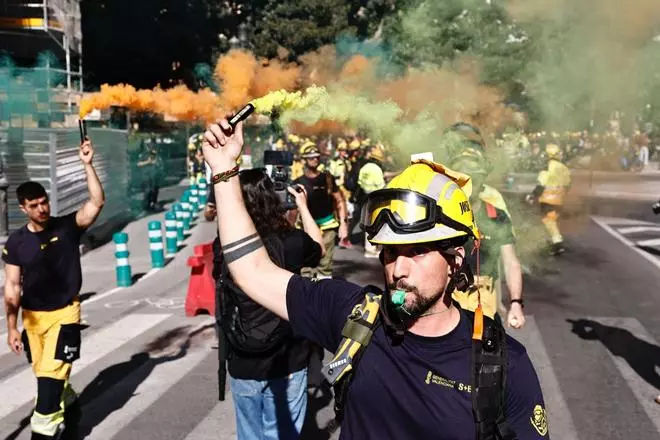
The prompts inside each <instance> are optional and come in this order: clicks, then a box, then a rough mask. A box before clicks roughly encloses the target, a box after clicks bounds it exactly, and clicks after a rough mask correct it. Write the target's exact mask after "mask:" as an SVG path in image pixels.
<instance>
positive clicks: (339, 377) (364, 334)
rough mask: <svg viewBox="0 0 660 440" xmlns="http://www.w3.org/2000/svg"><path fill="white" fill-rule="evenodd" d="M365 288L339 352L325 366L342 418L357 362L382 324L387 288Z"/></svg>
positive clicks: (324, 372)
mask: <svg viewBox="0 0 660 440" xmlns="http://www.w3.org/2000/svg"><path fill="white" fill-rule="evenodd" d="M363 292H364V300H363V301H362V302H361V303H360V304H356V305H355V307H353V310H352V311H351V314H350V315H348V319H347V320H346V324H345V325H344V329H343V330H342V336H343V338H342V340H341V342H340V343H339V348H338V349H337V353H335V355H334V357H333V358H332V361H330V363H328V364H327V365H325V366H324V367H323V369H322V372H323V375H324V376H325V378H326V380H327V381H328V382H329V383H330V385H332V386H333V387H334V390H335V414H336V418H337V420H341V418H342V416H343V410H344V405H345V403H346V394H347V391H348V386H349V385H350V383H351V380H352V378H353V374H354V372H355V369H356V367H357V364H358V362H359V361H360V358H361V356H362V354H363V353H364V349H365V348H366V347H367V345H369V342H371V338H372V336H373V334H374V332H375V331H376V329H377V328H378V325H379V324H380V319H379V311H380V307H381V300H382V298H383V292H382V291H381V290H380V289H378V288H377V287H374V286H367V287H365V288H364V289H363Z"/></svg>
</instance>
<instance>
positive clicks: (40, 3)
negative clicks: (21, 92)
mask: <svg viewBox="0 0 660 440" xmlns="http://www.w3.org/2000/svg"><path fill="white" fill-rule="evenodd" d="M0 34H13V35H19V36H21V37H25V38H34V37H43V36H44V34H45V35H46V36H47V37H48V38H50V39H51V40H52V41H54V42H55V43H56V44H57V46H58V47H59V48H60V49H61V50H62V53H61V54H58V55H61V56H63V58H64V63H65V68H64V69H56V68H53V67H51V66H50V60H47V64H46V67H45V69H48V70H49V71H52V72H54V73H63V74H64V75H65V77H66V95H67V98H66V100H67V111H68V112H69V113H71V112H72V110H73V100H74V96H76V95H77V97H78V98H80V97H81V96H82V94H83V87H84V85H83V62H82V30H81V14H80V0H0ZM72 55H77V59H78V65H77V69H75V70H74V69H73V66H72ZM58 58H59V57H58ZM75 80H77V82H78V87H76V89H77V90H74V81H75Z"/></svg>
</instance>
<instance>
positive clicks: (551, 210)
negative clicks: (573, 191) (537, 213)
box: [541, 204, 564, 244]
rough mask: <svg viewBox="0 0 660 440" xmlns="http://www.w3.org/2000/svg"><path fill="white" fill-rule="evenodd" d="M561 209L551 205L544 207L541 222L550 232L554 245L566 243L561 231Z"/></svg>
mask: <svg viewBox="0 0 660 440" xmlns="http://www.w3.org/2000/svg"><path fill="white" fill-rule="evenodd" d="M559 208H560V207H559V206H557V207H555V206H553V205H549V204H545V205H542V212H543V218H542V219H541V221H542V222H543V225H544V226H545V229H546V230H547V231H548V235H549V236H550V241H552V244H557V243H562V242H563V241H564V237H562V235H561V231H559V223H558V220H559V211H558V210H559Z"/></svg>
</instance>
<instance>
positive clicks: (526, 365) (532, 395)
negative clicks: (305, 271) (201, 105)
mask: <svg viewBox="0 0 660 440" xmlns="http://www.w3.org/2000/svg"><path fill="white" fill-rule="evenodd" d="M242 146H243V138H242V126H241V124H238V125H237V126H236V131H235V132H233V131H232V128H231V126H230V125H229V124H228V122H227V121H221V122H220V123H219V124H217V125H212V126H210V127H209V129H208V130H207V132H206V134H205V142H204V153H205V156H206V158H207V160H208V162H209V164H210V165H211V167H212V168H213V174H214V181H215V182H216V184H215V185H214V190H215V192H216V197H217V199H218V201H219V202H220V203H218V227H219V231H220V241H221V243H222V247H223V249H224V250H225V253H224V258H225V261H226V262H227V264H228V267H229V271H230V272H231V275H232V277H233V279H234V280H235V282H236V283H237V284H238V285H239V287H240V288H241V289H242V290H243V291H244V292H245V293H246V294H247V295H248V296H250V297H251V298H252V299H253V300H254V301H256V302H258V303H259V304H261V305H262V306H264V307H266V308H267V309H269V310H271V311H273V312H274V313H276V314H278V315H279V316H281V317H282V318H284V319H287V320H289V322H290V324H291V326H292V328H293V330H294V332H295V333H296V334H298V335H300V336H302V337H305V338H307V339H310V340H312V341H314V342H316V343H319V344H321V345H323V346H324V347H325V348H326V349H328V350H331V351H333V352H334V351H337V352H338V355H339V354H340V353H344V355H345V356H344V357H340V358H338V357H337V356H336V357H335V360H334V361H333V362H332V363H330V364H328V365H327V366H326V367H325V369H324V373H325V375H326V378H328V379H329V380H331V381H332V382H333V383H336V382H335V381H336V380H338V376H339V375H344V374H348V375H349V376H345V377H346V379H345V380H344V381H343V382H340V383H342V384H343V383H347V384H352V385H351V388H350V390H348V391H349V392H348V393H346V392H345V391H347V390H346V388H345V387H343V388H341V390H343V391H342V392H340V393H336V394H335V398H336V399H339V400H338V403H339V402H340V401H341V402H342V403H341V405H340V406H341V408H343V411H342V412H341V415H342V417H341V418H340V419H341V437H342V439H365V440H370V439H378V440H380V439H388V438H392V439H399V440H406V439H411V440H412V439H414V440H418V439H427V438H437V437H438V435H439V434H438V433H439V432H440V433H441V435H442V438H445V439H475V438H478V439H479V440H496V439H518V440H538V439H547V438H548V437H547V425H546V423H545V419H546V418H545V410H544V409H543V407H544V403H543V396H542V393H541V389H540V385H539V382H538V378H537V376H536V373H535V371H534V368H533V366H532V364H531V362H530V360H529V357H528V356H527V353H526V352H525V349H524V347H522V345H520V344H519V343H518V342H516V341H515V340H513V339H512V338H510V337H507V336H505V335H504V333H503V329H502V328H501V326H499V327H494V326H493V322H494V321H492V320H488V319H487V318H484V317H483V315H482V314H481V313H480V312H481V309H478V310H477V312H476V313H474V314H473V315H470V314H469V313H468V312H465V311H463V310H462V309H460V308H459V307H457V306H456V305H455V304H453V303H452V301H451V292H453V291H454V290H455V289H456V288H463V289H464V288H467V287H468V286H469V285H470V275H469V271H468V270H467V268H466V265H465V258H464V257H465V251H464V250H463V247H462V246H463V244H464V243H465V242H466V241H467V240H468V239H470V238H473V237H476V236H478V233H477V231H476V227H475V225H474V222H473V216H472V210H471V208H470V202H469V200H468V197H467V195H466V192H467V193H469V191H470V179H469V177H468V176H466V175H463V174H460V173H456V172H453V171H451V170H448V169H446V168H444V167H443V166H442V165H439V164H434V163H432V162H425V161H421V162H419V163H415V164H413V165H411V166H410V167H408V168H407V169H406V170H404V171H403V173H401V174H400V175H399V176H397V177H396V178H395V179H393V180H392V181H391V182H390V184H389V185H388V187H387V188H385V189H382V190H379V191H374V192H373V193H371V194H370V195H369V196H368V198H367V202H366V203H367V205H366V207H365V211H364V212H365V214H364V216H363V220H364V224H363V225H364V228H365V230H366V232H367V234H368V235H369V239H370V240H371V241H372V243H374V244H381V245H383V252H382V263H383V270H384V278H385V282H386V285H387V287H388V289H387V291H386V292H380V291H378V290H377V289H375V288H364V289H363V288H361V287H360V286H357V285H355V284H352V283H350V282H348V281H344V280H337V279H332V280H323V281H319V282H313V281H310V280H307V279H304V278H302V277H299V276H297V275H294V274H292V273H290V272H287V271H286V270H283V269H280V268H279V267H278V266H276V265H275V264H273V263H272V262H271V261H270V258H269V256H268V253H267V252H266V250H265V249H264V247H263V244H262V242H261V239H260V238H259V236H258V234H257V232H256V229H255V227H254V224H253V223H252V221H251V219H250V217H249V215H248V213H247V211H246V209H245V206H244V202H243V200H242V198H241V191H240V185H239V182H238V179H237V177H236V176H235V175H234V173H233V171H232V170H233V167H234V165H235V162H236V159H237V158H238V156H239V154H240V151H241V149H242ZM381 304H382V307H381ZM347 316H349V321H348V322H347V321H346V317H347ZM374 322H377V323H380V325H374ZM367 344H368V345H367ZM360 347H364V350H360ZM347 350H348V351H347ZM484 350H489V353H490V354H488V355H486V352H485V351H484ZM473 352H474V353H475V355H474V356H473V354H472V353H473ZM358 353H359V355H358V356H357V358H355V357H354V355H356V354H358ZM357 359H359V364H357V363H356V361H357ZM493 359H497V362H496V363H493ZM351 367H352V368H351ZM354 371H357V374H356V375H355V378H354V380H352V381H350V380H348V379H349V378H350V375H351V374H352V372H354ZM504 376H506V379H505V378H504ZM347 380H348V381H347ZM475 381H477V382H475ZM337 390H339V389H338V388H336V391H337ZM489 393H490V394H489ZM535 414H539V417H535ZM535 420H542V421H543V423H541V422H538V423H535Z"/></svg>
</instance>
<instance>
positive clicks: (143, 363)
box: [67, 326, 211, 439]
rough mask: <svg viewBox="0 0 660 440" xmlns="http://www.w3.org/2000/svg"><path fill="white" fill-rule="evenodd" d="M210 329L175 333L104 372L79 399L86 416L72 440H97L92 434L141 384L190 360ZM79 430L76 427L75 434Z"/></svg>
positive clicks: (184, 327)
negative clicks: (196, 341) (196, 340)
mask: <svg viewBox="0 0 660 440" xmlns="http://www.w3.org/2000/svg"><path fill="white" fill-rule="evenodd" d="M209 327H211V326H203V327H201V328H199V329H196V330H195V331H194V332H191V333H189V331H190V326H182V327H177V328H175V329H172V330H170V331H168V332H166V333H165V334H163V335H161V336H160V337H158V338H157V339H155V340H154V341H152V342H151V343H149V344H148V345H147V346H146V347H145V350H144V351H143V352H141V353H136V354H134V355H133V356H131V358H130V359H129V360H128V361H126V362H122V363H119V364H115V365H111V366H110V367H108V368H106V369H105V370H103V371H101V372H100V373H99V374H98V375H97V376H96V377H95V378H94V379H93V380H92V381H91V382H90V383H89V384H88V385H87V386H86V387H85V389H84V390H83V391H82V392H81V393H80V395H79V398H78V401H79V402H80V406H81V407H82V414H83V416H82V419H81V420H79V421H78V422H79V423H78V426H77V431H78V436H70V438H71V439H73V438H76V439H83V438H86V437H88V436H89V438H93V436H90V434H91V432H92V430H93V429H94V427H95V426H98V425H99V424H100V423H102V422H103V421H104V420H105V419H106V418H107V417H108V416H109V415H110V414H112V413H113V412H114V411H116V410H118V409H121V408H122V407H123V406H124V405H126V403H127V402H128V401H129V400H130V399H131V398H132V397H133V396H134V395H135V392H136V390H137V388H138V387H139V386H140V384H141V383H142V382H144V381H145V380H146V379H147V378H148V377H149V376H150V375H151V373H152V372H153V370H154V369H155V368H156V367H157V366H158V365H160V364H164V363H166V362H172V361H176V360H178V359H181V358H183V357H184V356H186V354H187V353H188V350H189V349H190V345H191V340H192V338H193V337H194V336H195V335H197V334H199V333H201V332H203V331H204V330H206V329H207V328H209ZM167 349H169V350H168V352H166V353H165V354H162V355H160V356H156V357H154V356H153V355H152V353H157V352H160V351H164V350H167ZM75 429H76V428H75V427H74V428H73V429H72V430H75ZM67 430H68V428H67Z"/></svg>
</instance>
